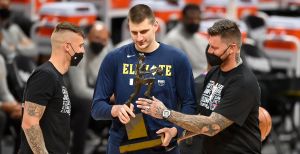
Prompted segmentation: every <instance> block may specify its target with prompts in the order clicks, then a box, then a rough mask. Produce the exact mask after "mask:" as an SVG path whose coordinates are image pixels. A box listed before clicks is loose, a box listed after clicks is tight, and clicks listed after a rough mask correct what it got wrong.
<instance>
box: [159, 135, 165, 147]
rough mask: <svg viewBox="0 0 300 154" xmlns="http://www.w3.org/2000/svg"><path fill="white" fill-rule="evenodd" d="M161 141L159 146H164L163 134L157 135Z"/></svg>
mask: <svg viewBox="0 0 300 154" xmlns="http://www.w3.org/2000/svg"><path fill="white" fill-rule="evenodd" d="M158 135H159V136H160V139H161V145H162V146H164V140H165V135H164V134H158Z"/></svg>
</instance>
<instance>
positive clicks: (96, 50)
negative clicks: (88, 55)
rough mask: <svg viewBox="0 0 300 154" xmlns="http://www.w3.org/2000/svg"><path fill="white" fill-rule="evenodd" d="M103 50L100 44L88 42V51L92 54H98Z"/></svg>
mask: <svg viewBox="0 0 300 154" xmlns="http://www.w3.org/2000/svg"><path fill="white" fill-rule="evenodd" d="M103 48H104V45H103V44H102V43H98V42H90V49H91V51H92V52H93V53H94V54H99V53H100V52H101V51H102V49H103Z"/></svg>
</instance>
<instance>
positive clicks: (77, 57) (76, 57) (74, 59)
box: [70, 44, 83, 66]
mask: <svg viewBox="0 0 300 154" xmlns="http://www.w3.org/2000/svg"><path fill="white" fill-rule="evenodd" d="M70 45H71V44H70ZM71 48H72V50H73V51H74V53H75V54H74V55H73V56H71V66H77V65H78V64H79V63H80V61H81V59H82V58H83V53H77V52H75V50H74V49H73V47H72V45H71Z"/></svg>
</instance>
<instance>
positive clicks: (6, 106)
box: [1, 102, 21, 114]
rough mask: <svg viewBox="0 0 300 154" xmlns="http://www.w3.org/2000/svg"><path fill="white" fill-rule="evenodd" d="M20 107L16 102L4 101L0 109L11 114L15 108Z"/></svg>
mask: <svg viewBox="0 0 300 154" xmlns="http://www.w3.org/2000/svg"><path fill="white" fill-rule="evenodd" d="M20 107H21V105H20V104H18V103H16V102H5V103H3V104H2V106H1V109H2V110H3V111H4V112H6V113H8V114H11V113H12V112H15V111H16V110H19V108H20Z"/></svg>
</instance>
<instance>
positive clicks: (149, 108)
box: [136, 97, 233, 136]
mask: <svg viewBox="0 0 300 154" xmlns="http://www.w3.org/2000/svg"><path fill="white" fill-rule="evenodd" d="M152 99H153V100H150V99H145V98H139V99H138V100H137V101H136V103H137V107H138V108H140V109H141V111H142V112H143V113H145V114H148V115H151V116H152V117H155V118H158V119H162V114H163V110H165V109H167V108H166V107H165V105H164V104H163V103H162V102H161V101H160V100H158V99H156V98H155V97H152ZM167 120H168V121H170V122H172V123H174V124H176V125H177V126H180V127H182V128H184V129H186V130H188V131H190V132H189V133H188V134H187V135H189V136H195V135H198V134H204V135H208V136H214V135H216V134H218V133H219V132H220V131H222V130H223V129H225V128H227V127H228V126H230V125H231V124H233V121H231V120H229V119H227V118H226V117H224V116H222V115H221V114H218V113H215V112H212V113H211V115H210V116H209V117H207V116H203V115H187V114H182V113H179V112H176V111H171V115H170V116H169V117H168V119H167ZM191 132H192V134H191Z"/></svg>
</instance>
